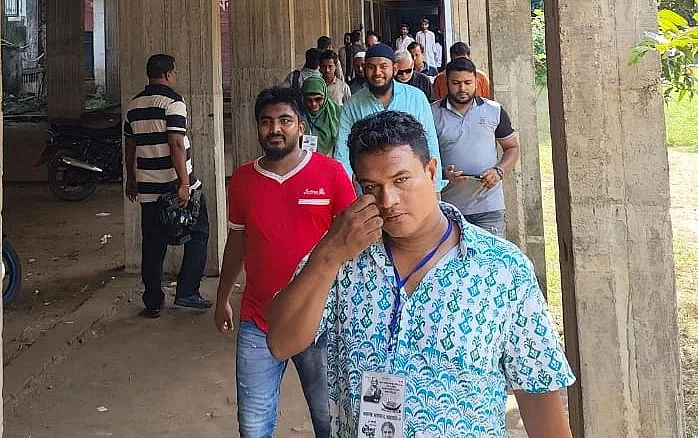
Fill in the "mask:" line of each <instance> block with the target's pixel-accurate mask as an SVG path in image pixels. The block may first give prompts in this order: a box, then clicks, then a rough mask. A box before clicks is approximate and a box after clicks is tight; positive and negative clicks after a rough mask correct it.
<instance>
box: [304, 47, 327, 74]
mask: <svg viewBox="0 0 698 438" xmlns="http://www.w3.org/2000/svg"><path fill="white" fill-rule="evenodd" d="M320 53H322V52H320V51H319V50H318V49H316V48H312V49H308V50H306V51H305V65H304V66H303V67H305V68H309V69H311V70H317V68H318V67H319V66H320Z"/></svg>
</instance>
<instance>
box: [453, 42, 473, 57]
mask: <svg viewBox="0 0 698 438" xmlns="http://www.w3.org/2000/svg"><path fill="white" fill-rule="evenodd" d="M449 51H450V52H451V58H457V57H459V56H467V57H470V46H469V45H467V44H466V43H464V42H462V41H458V42H457V43H453V45H452V46H451V49H450V50H449Z"/></svg>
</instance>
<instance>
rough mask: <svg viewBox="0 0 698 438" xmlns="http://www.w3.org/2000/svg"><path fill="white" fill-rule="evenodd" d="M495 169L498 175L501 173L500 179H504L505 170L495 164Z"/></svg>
mask: <svg viewBox="0 0 698 438" xmlns="http://www.w3.org/2000/svg"><path fill="white" fill-rule="evenodd" d="M493 169H494V170H495V171H496V172H497V175H499V179H500V180H502V179H504V170H502V168H501V167H499V166H494V167H493Z"/></svg>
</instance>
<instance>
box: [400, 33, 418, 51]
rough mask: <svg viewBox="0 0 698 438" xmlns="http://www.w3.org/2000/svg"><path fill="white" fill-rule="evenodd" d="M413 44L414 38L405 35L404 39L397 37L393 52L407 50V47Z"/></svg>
mask: <svg viewBox="0 0 698 438" xmlns="http://www.w3.org/2000/svg"><path fill="white" fill-rule="evenodd" d="M413 42H414V38H412V37H411V36H409V35H407V36H404V37H399V38H398V39H397V40H395V47H396V49H395V50H407V46H409V45H410V44H412V43H413Z"/></svg>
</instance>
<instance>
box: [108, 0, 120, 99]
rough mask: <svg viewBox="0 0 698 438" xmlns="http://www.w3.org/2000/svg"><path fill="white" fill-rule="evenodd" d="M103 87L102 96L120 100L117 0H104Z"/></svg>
mask: <svg viewBox="0 0 698 438" xmlns="http://www.w3.org/2000/svg"><path fill="white" fill-rule="evenodd" d="M104 16H105V17H104V18H105V52H106V53H105V55H106V59H105V69H106V72H105V87H104V96H105V97H106V98H107V99H108V100H109V101H111V102H119V101H121V82H120V81H119V0H105V4H104Z"/></svg>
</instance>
